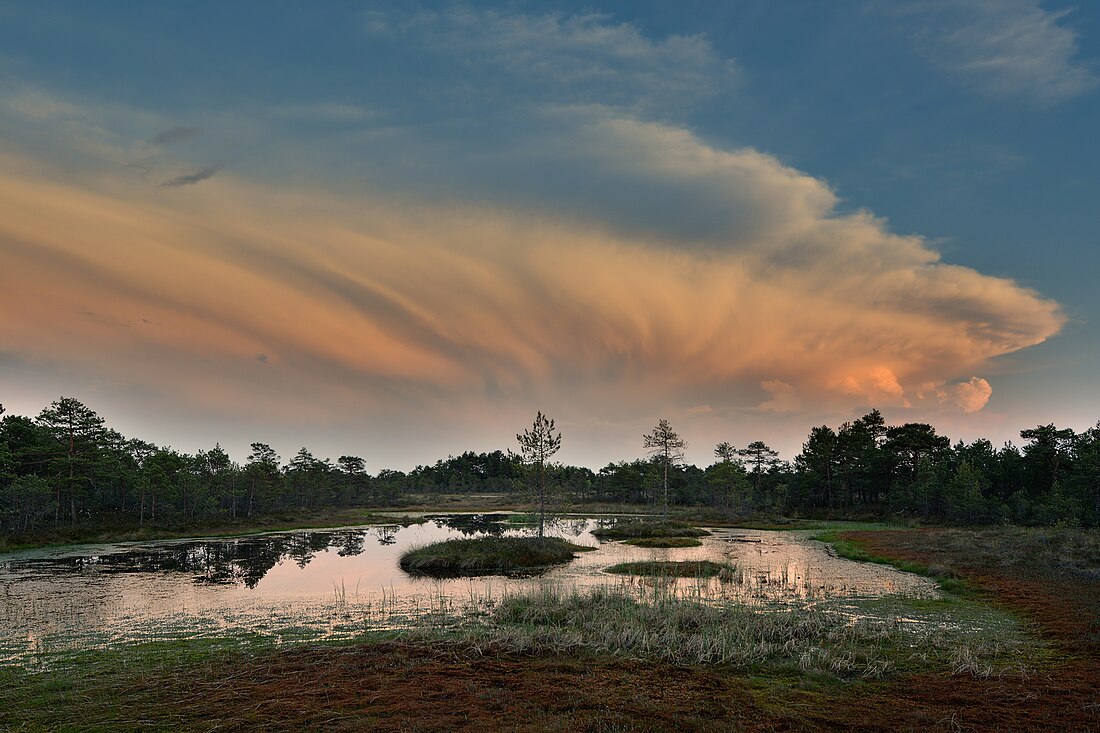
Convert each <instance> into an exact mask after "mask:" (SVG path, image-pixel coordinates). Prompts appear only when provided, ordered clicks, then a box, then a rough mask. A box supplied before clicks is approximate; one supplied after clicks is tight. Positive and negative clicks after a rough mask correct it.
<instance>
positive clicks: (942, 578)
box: [812, 531, 974, 596]
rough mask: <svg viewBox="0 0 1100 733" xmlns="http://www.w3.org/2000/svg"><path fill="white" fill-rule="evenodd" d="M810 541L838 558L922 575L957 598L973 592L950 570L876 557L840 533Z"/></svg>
mask: <svg viewBox="0 0 1100 733" xmlns="http://www.w3.org/2000/svg"><path fill="white" fill-rule="evenodd" d="M812 539H815V540H817V541H819V542H825V543H827V544H829V545H831V546H832V548H833V550H834V551H835V552H836V554H837V555H839V556H840V557H843V558H846V559H848V560H855V561H856V562H870V563H875V564H876V565H889V566H890V567H894V568H897V569H898V570H901V571H903V572H906V573H913V574H914V575H923V576H925V577H926V578H931V579H933V580H935V581H936V582H937V583H938V584H939V586H940V590H941V591H943V592H944V593H950V594H954V595H959V596H966V595H970V594H972V593H973V592H974V588H972V587H971V586H970V585H969V584H967V582H966V581H965V580H963V579H962V578H961V577H959V575H958V574H957V573H956V572H955V571H954V570H952V569H950V568H948V567H944V566H940V565H928V564H925V563H921V562H915V561H912V560H906V559H903V558H898V557H892V556H885V555H877V554H875V553H873V552H871V551H869V550H868V549H867V548H866V547H865V546H864V545H863V544H862V543H860V542H858V541H854V540H852V539H849V538H847V537H845V536H844V535H843V534H842V533H841V532H837V531H828V532H822V533H820V534H817V535H815V536H814V537H813V538H812Z"/></svg>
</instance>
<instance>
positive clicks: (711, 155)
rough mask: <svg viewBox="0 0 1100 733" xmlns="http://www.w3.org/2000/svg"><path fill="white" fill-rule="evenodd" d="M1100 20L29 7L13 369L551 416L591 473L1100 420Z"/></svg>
mask: <svg viewBox="0 0 1100 733" xmlns="http://www.w3.org/2000/svg"><path fill="white" fill-rule="evenodd" d="M1098 37H1100V8H1098V7H1095V6H1093V5H1090V4H1080V5H1071V4H1068V3H1053V2H1043V3H1040V2H1034V1H1031V0H1003V1H998V2H994V1H993V0H968V1H966V2H947V1H946V0H927V1H924V0H920V1H917V2H911V3H904V4H901V3H889V2H871V1H861V2H856V1H853V2H831V3H820V2H789V3H770V2H729V3H720V4H717V3H680V4H677V5H675V6H673V5H671V4H667V3H640V2H630V3H626V2H624V3H599V4H576V3H505V4H496V5H493V4H488V3H478V4H476V5H475V4H450V3H448V4H432V3H421V4H411V3H357V4H351V3H331V4H324V3H311V4H293V3H237V4H224V3H189V4H162V5H152V4H145V3H112V4H109V5H104V4H98V5H93V4H87V3H60V2H59V3H49V4H39V5H34V6H32V5H29V4H25V3H0V48H2V49H3V51H2V52H0V91H2V92H3V93H2V97H3V99H4V101H3V103H2V104H0V132H2V133H3V134H2V140H3V143H0V181H2V182H3V184H4V188H3V189H2V191H3V192H4V193H3V194H2V196H0V212H3V211H4V210H5V209H6V210H7V212H8V216H7V217H6V218H7V219H8V220H9V223H8V225H7V226H6V228H5V227H0V257H2V258H3V260H6V261H8V262H9V263H11V266H10V267H7V268H3V267H2V266H0V285H3V290H4V292H5V293H6V295H0V298H4V301H3V302H0V305H3V307H4V311H5V315H4V316H2V317H0V339H2V340H0V380H2V381H0V389H2V390H3V394H2V395H0V401H2V402H3V403H4V404H6V405H7V406H8V407H9V409H10V410H11V411H15V412H28V413H29V412H36V411H37V410H38V409H39V408H40V407H41V406H42V405H43V404H44V403H45V402H47V401H49V400H50V399H53V398H54V397H56V396H57V395H59V394H73V395H74V396H78V397H80V398H82V399H84V400H85V401H86V402H88V403H89V404H90V405H92V406H93V407H94V408H95V409H97V410H99V411H100V412H101V413H102V414H104V415H105V416H106V417H107V418H108V419H109V420H111V421H112V422H113V423H116V424H120V427H121V428H122V429H124V430H125V431H127V432H130V433H133V434H140V435H146V436H149V437H151V438H153V439H156V440H158V441H159V442H162V443H171V444H174V445H176V446H177V447H181V448H185V449H189V450H193V449H196V448H200V447H207V446H208V445H209V444H211V443H212V442H214V441H215V440H220V441H221V442H222V443H223V444H225V445H228V446H230V447H231V448H234V449H236V452H238V453H239V452H240V448H241V446H244V445H246V444H247V442H250V441H251V440H267V441H268V442H271V443H273V444H276V446H277V447H278V448H280V450H281V452H282V453H284V454H290V453H292V452H293V450H295V449H296V448H297V446H298V445H301V444H303V443H305V444H307V445H309V446H310V447H311V448H313V449H314V450H315V452H317V453H319V454H322V455H327V454H331V455H334V456H335V455H339V453H341V452H349V451H354V452H357V453H359V454H362V455H367V456H368V458H369V459H370V461H371V463H372V464H373V465H374V466H375V467H376V468H377V467H381V466H395V467H406V466H408V465H412V464H414V463H416V462H421V461H426V460H430V459H434V458H435V457H437V456H439V455H443V454H446V453H447V452H457V451H461V450H464V449H466V448H472V449H478V450H485V449H493V448H497V447H501V448H503V447H509V446H508V440H509V438H510V437H511V436H512V435H514V433H515V432H517V430H518V429H519V428H520V427H522V425H523V424H524V423H526V422H529V417H527V413H531V414H533V412H534V410H535V409H542V410H544V411H545V412H547V413H549V414H551V415H552V416H555V417H557V418H558V421H559V424H561V425H564V426H565V427H566V429H567V433H568V432H569V431H571V432H572V434H573V435H574V436H576V443H575V444H574V447H573V448H572V449H571V448H570V446H569V435H568V434H567V436H566V442H565V447H564V449H563V456H564V457H565V458H566V459H567V460H573V461H576V462H581V463H588V464H589V465H600V464H602V463H603V462H606V461H607V460H618V459H624V458H631V457H633V456H634V455H637V454H639V453H640V452H641V451H640V446H635V443H639V442H640V435H641V434H642V433H643V432H645V431H646V430H647V429H648V427H649V426H650V425H651V424H652V423H655V422H656V420H657V419H658V418H659V417H668V418H670V419H671V420H672V422H673V425H674V426H679V427H680V429H681V432H682V433H683V434H684V435H685V437H686V438H687V440H688V442H689V445H690V446H691V450H690V451H689V458H691V459H693V460H695V461H697V462H699V463H706V462H708V461H709V455H710V448H711V447H712V446H713V444H714V443H715V442H718V441H719V440H729V441H731V442H734V443H736V444H745V443H747V442H749V441H750V440H755V439H761V438H762V439H765V440H767V441H769V442H771V443H773V444H774V445H776V446H778V447H780V448H781V449H783V451H784V453H785V455H786V456H787V457H791V456H792V455H793V453H794V452H795V451H796V450H797V447H798V445H799V444H800V442H801V441H802V440H803V439H804V438H805V435H806V433H807V432H808V430H809V427H810V426H812V425H816V424H822V423H829V424H832V425H836V424H838V423H839V422H840V421H842V420H845V419H851V418H853V417H858V416H859V415H860V414H862V411H864V410H866V409H869V408H870V407H880V408H882V409H883V411H884V412H885V413H886V415H887V418H888V419H890V420H891V421H893V422H901V421H904V420H924V421H929V422H932V423H934V424H936V425H938V426H940V427H941V430H942V431H943V432H946V433H947V434H948V435H951V436H952V437H955V438H966V439H973V438H975V437H978V436H981V435H987V436H990V437H992V438H994V439H995V440H998V441H999V440H1004V439H1009V438H1012V437H1013V436H1014V434H1015V433H1016V432H1017V431H1018V430H1019V429H1020V428H1023V427H1027V426H1031V425H1035V424H1038V423H1046V422H1051V421H1053V422H1056V423H1058V424H1060V425H1068V426H1071V427H1075V428H1077V429H1084V428H1086V427H1088V426H1090V425H1092V424H1094V423H1095V421H1096V419H1097V417H1100V416H1098V415H1097V414H1096V412H1095V406H1096V405H1097V404H1100V387H1098V386H1097V382H1096V380H1095V376H1094V375H1095V373H1096V365H1097V362H1098V360H1100V347H1098V344H1100V333H1097V327H1096V314H1097V312H1098V311H1100V298H1098V296H1097V289H1096V288H1095V286H1094V284H1093V281H1094V279H1095V275H1094V273H1095V272H1096V271H1097V269H1098V267H1097V264H1098V263H1097V259H1098V257H1100V254H1097V248H1096V247H1095V246H1094V245H1095V243H1096V242H1097V240H1098V238H1100V216H1097V215H1096V213H1095V211H1094V208H1095V207H1094V202H1095V201H1097V200H1098V199H1100V177H1098V176H1097V175H1096V173H1095V171H1096V170H1097V169H1098V164H1100V146H1098V145H1096V143H1095V131H1094V128H1096V127H1097V121H1098V120H1100V108H1098V104H1100V102H1098V100H1100V91H1098V89H1100V65H1098V64H1100V50H1098V41H1097V39H1098ZM107 212H110V215H108V213H107ZM47 219H48V220H49V221H50V226H48V227H42V226H38V225H40V224H41V222H42V221H45V220H47ZM36 223H37V224H36ZM69 233H71V236H72V237H75V238H76V241H75V242H71V241H70V240H68V239H66V237H67V236H70V234H69ZM149 242H155V246H152V245H149ZM3 260H0V262H2V261H3ZM5 272H6V274H5ZM59 274H60V275H59ZM54 275H59V276H58V277H54ZM5 281H7V282H5ZM213 283H218V287H219V289H218V290H217V292H215V291H214V290H213V285H212V284H213ZM234 283H239V286H235V285H234ZM32 310H33V311H35V312H33V313H32V312H31V311H32ZM153 324H157V325H156V327H154V325H153ZM318 324H321V325H318ZM143 329H144V330H143ZM156 329H160V330H159V331H156ZM154 331H156V332H154ZM188 364H190V365H191V366H187V365H188ZM275 404H280V405H285V409H276V408H275V407H273V405H275ZM364 443H365V444H366V445H365V446H364V445H363V444H364Z"/></svg>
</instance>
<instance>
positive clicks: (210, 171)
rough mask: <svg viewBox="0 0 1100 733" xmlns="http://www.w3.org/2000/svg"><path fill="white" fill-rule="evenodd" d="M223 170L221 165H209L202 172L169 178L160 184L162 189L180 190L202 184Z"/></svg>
mask: <svg viewBox="0 0 1100 733" xmlns="http://www.w3.org/2000/svg"><path fill="white" fill-rule="evenodd" d="M221 169H222V166H221V164H220V163H215V164H214V165H208V166H206V167H205V168H203V169H202V170H198V171H195V172H194V173H184V174H183V175H179V176H176V177H175V178H169V179H168V180H167V181H165V182H164V183H162V184H160V187H161V188H180V187H181V186H194V185H195V184H196V183H202V182H203V181H205V180H207V179H210V178H213V177H214V176H215V175H217V173H218V171H220V170H221Z"/></svg>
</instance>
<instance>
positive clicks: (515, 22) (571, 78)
mask: <svg viewBox="0 0 1100 733" xmlns="http://www.w3.org/2000/svg"><path fill="white" fill-rule="evenodd" d="M363 27H364V31H365V32H366V33H367V34H369V35H371V36H372V37H374V39H376V40H377V39H383V40H387V39H388V40H390V41H391V42H393V43H399V44H404V45H408V46H412V47H415V48H416V49H418V53H419V54H421V55H427V56H429V57H440V56H442V57H448V58H450V59H452V61H451V62H450V63H447V64H444V65H438V66H437V65H433V66H432V79H430V80H428V83H429V84H430V85H431V86H437V85H438V86H442V87H443V88H444V89H446V90H447V91H446V92H445V94H446V96H451V98H452V99H454V100H456V101H459V102H460V103H466V102H470V101H472V100H473V99H482V100H484V99H485V98H489V97H493V96H495V95H498V94H502V93H507V95H508V97H509V98H510V99H511V100H512V101H513V102H514V101H515V99H517V98H520V99H526V100H531V99H540V98H541V99H544V100H545V99H547V98H552V99H554V100H557V101H561V100H562V99H563V98H568V99H569V100H570V101H571V102H572V103H577V104H581V103H599V104H601V105H606V106H611V107H616V108H620V109H622V108H630V109H633V110H635V111H638V110H641V109H653V108H658V107H659V108H661V109H662V110H663V113H665V114H677V106H681V107H682V106H683V105H688V104H691V103H693V102H695V101H697V100H699V99H700V98H705V97H707V96H710V95H712V94H714V93H715V92H717V91H718V90H720V89H723V88H725V87H727V86H728V84H729V83H730V81H731V80H732V79H733V77H734V64H733V63H732V62H731V61H729V60H726V59H722V58H721V57H720V56H718V55H717V54H716V53H715V52H714V49H713V48H712V47H711V45H710V44H709V43H708V42H707V41H706V39H704V38H703V37H701V36H685V35H671V36H668V37H666V38H664V39H661V40H653V39H650V38H647V37H646V36H645V35H644V34H643V33H642V32H641V30H640V29H639V28H638V27H637V26H635V25H633V24H631V23H615V22H613V21H612V20H611V18H610V17H609V16H606V15H600V14H588V15H572V16H565V15H560V14H554V13H547V14H523V13H513V12H507V11H499V10H481V9H475V8H472V7H468V6H467V7H462V6H459V7H454V8H451V9H448V10H446V11H440V12H420V13H393V14H385V13H382V12H379V11H374V12H371V13H369V14H368V15H367V16H365V18H364V25H363ZM441 82H446V83H441ZM681 111H682V110H681Z"/></svg>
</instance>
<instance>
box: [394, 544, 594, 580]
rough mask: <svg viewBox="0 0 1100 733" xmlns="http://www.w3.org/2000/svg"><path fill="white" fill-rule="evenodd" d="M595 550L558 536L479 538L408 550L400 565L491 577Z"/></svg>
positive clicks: (410, 569)
mask: <svg viewBox="0 0 1100 733" xmlns="http://www.w3.org/2000/svg"><path fill="white" fill-rule="evenodd" d="M594 549H595V548H594V547H585V546H584V545H576V544H573V543H572V542H567V541H565V540H563V539H560V538H558V537H478V538H475V539H468V540H447V541H445V542H436V543H435V544H431V545H426V546H424V547H419V548H416V549H413V550H409V551H408V552H406V553H405V554H404V555H402V556H401V560H400V563H399V565H400V566H401V569H402V570H404V571H406V572H408V573H413V574H417V575H432V576H438V577H455V576H463V575H492V574H496V573H509V572H522V571H530V570H534V569H540V568H544V567H547V566H550V565H556V564H560V563H564V562H569V561H570V560H572V559H573V558H574V557H575V556H576V555H575V553H577V552H584V551H586V550H594Z"/></svg>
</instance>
